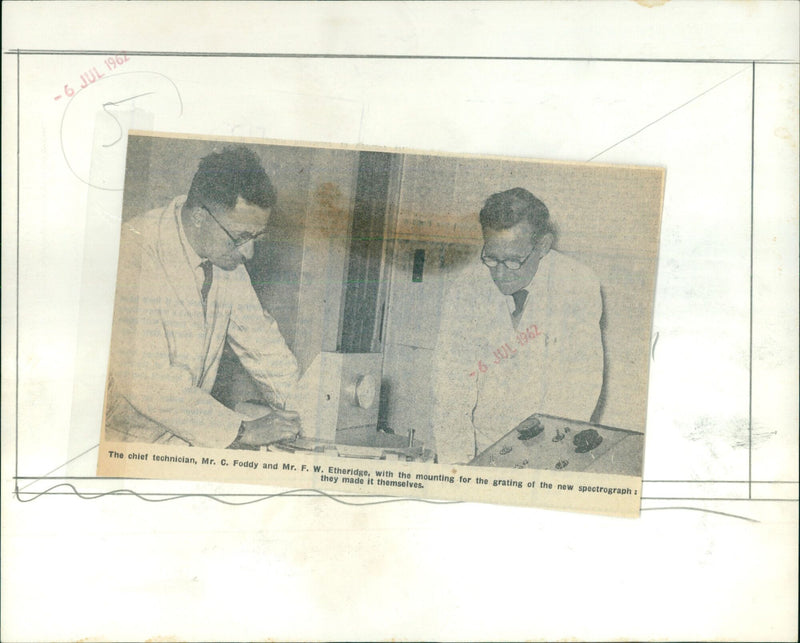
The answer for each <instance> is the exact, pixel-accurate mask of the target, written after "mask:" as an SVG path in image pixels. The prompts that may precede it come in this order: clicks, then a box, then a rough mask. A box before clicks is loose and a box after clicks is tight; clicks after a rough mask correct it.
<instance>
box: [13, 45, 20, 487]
mask: <svg viewBox="0 0 800 643" xmlns="http://www.w3.org/2000/svg"><path fill="white" fill-rule="evenodd" d="M19 88H20V82H19V49H17V229H16V230H15V232H16V236H17V239H16V241H17V243H16V263H15V265H14V268H15V272H16V289H17V291H16V293H15V294H14V296H15V304H14V318H15V322H14V335H15V337H14V474H15V475H16V474H18V473H19V237H20V234H19V221H20V216H19V186H20V179H19V173H20V169H19V157H20V153H19V115H20V109H21V107H20V105H21V101H20V96H19ZM14 489H15V491H16V490H17V482H16V480H15V481H14Z"/></svg>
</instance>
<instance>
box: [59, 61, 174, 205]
mask: <svg viewBox="0 0 800 643" xmlns="http://www.w3.org/2000/svg"><path fill="white" fill-rule="evenodd" d="M130 75H139V76H142V75H145V76H148V75H149V76H158V77H160V78H163V79H164V80H166V81H167V82H168V83H169V84H170V86H171V89H173V90H174V91H175V97H176V98H177V100H178V117H179V118H180V117H181V116H183V98H182V97H181V92H180V90H179V89H178V86H177V85H176V84H175V83H174V81H173V80H172V79H171V78H169V77H168V76H165V75H164V74H161V73H159V72H157V71H126V72H121V73H117V74H113V75H111V76H108V77H104V78H101V79H100V80H98V81H96V82H95V83H94V84H92V85H89V86H87V88H86V89H85V90H81V91H78V92H75V94H74V96H72V97H71V98H70V100H69V102H68V103H67V106H66V107H65V108H64V113H63V114H62V115H61V126H60V129H59V143H60V146H61V155H62V156H63V158H64V162H65V163H66V165H67V168H68V169H69V171H70V172H72V174H73V175H75V178H77V179H78V180H79V181H80V182H81V183H85V184H86V185H88V186H89V187H93V188H96V189H98V190H107V191H109V192H121V191H122V188H121V187H118V188H116V187H106V186H104V185H97V184H95V183H92V182H91V181H88V180H86V179H85V178H83V177H82V176H81V175H80V174H78V172H77V171H76V170H75V168H74V167H73V166H72V164H71V163H70V160H69V155H68V154H67V150H66V149H65V146H64V124H65V122H66V118H67V115H68V114H69V110H70V107H72V105H73V104H74V102H75V99H76V98H77V97H78V96H85V95H91V89H90V88H95V87H107V86H108V80H109V79H115V78H122V77H123V76H130ZM157 93H158V91H152V92H145V93H143V94H140V95H137V96H132V97H130V98H126V99H123V100H118V101H110V102H106V103H105V104H103V111H104V112H105V113H106V114H108V115H109V116H111V117H112V118H114V120H115V121H116V122H117V125H118V126H119V121H118V120H117V119H116V118H115V117H114V116H113V115H112V114H110V113H109V112H108V110H107V109H106V105H111V106H114V105H115V104H119V103H122V102H125V101H126V100H133V99H134V98H139V97H140V96H146V95H152V94H157ZM117 140H119V139H117ZM116 142H117V141H115V142H114V143H116ZM114 143H111V144H110V145H114ZM105 147H108V146H105Z"/></svg>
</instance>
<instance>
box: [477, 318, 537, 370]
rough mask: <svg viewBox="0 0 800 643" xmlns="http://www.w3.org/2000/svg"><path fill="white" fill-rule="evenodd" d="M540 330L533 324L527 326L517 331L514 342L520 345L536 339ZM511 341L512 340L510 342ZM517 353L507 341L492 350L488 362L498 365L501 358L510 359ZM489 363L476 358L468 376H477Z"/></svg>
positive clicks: (486, 368)
mask: <svg viewBox="0 0 800 643" xmlns="http://www.w3.org/2000/svg"><path fill="white" fill-rule="evenodd" d="M541 334H542V332H541V331H540V330H539V329H538V328H537V327H536V325H535V324H533V325H531V326H528V327H527V328H526V329H525V330H521V331H518V332H517V336H516V338H515V339H516V343H517V345H518V346H520V347H522V346H525V345H526V344H528V343H530V342H531V341H533V340H534V339H536V338H537V337H538V336H539V335H541ZM512 343H513V342H512ZM516 353H517V349H516V348H514V347H512V346H511V345H510V344H509V343H508V342H505V343H504V344H503V345H502V346H500V347H498V348H496V349H495V350H493V351H492V356H493V357H494V359H493V360H492V361H491V362H490V364H495V365H498V364H500V363H501V362H502V361H503V360H506V359H511V357H513V356H514V355H515V354H516ZM490 364H486V363H485V362H484V361H483V360H478V364H477V370H474V371H472V372H471V373H469V377H477V376H478V373H486V372H488V371H489V368H490Z"/></svg>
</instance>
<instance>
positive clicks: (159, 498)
mask: <svg viewBox="0 0 800 643" xmlns="http://www.w3.org/2000/svg"><path fill="white" fill-rule="evenodd" d="M97 479H98V480H103V478H97ZM62 487H67V488H69V489H71V490H72V493H56V494H53V493H51V492H52V491H54V490H55V489H59V488H62ZM20 493H24V494H25V495H30V496H31V497H30V498H22V497H20ZM14 495H15V496H16V498H17V500H18V501H19V502H32V501H34V500H36V499H37V498H41V497H42V496H46V495H75V496H78V498H81V499H82V500H97V499H98V498H104V497H106V496H135V497H136V498H139V499H140V500H144V501H146V502H166V501H168V500H177V499H179V498H208V499H209V500H215V501H216V502H219V503H221V504H223V505H231V506H234V507H238V506H240V505H251V504H253V503H256V502H261V501H262V500H271V499H273V498H281V497H292V496H294V497H301V498H305V497H311V498H315V497H320V496H321V497H324V498H329V499H330V500H333V501H335V502H338V503H339V504H342V505H348V506H350V507H366V506H369V505H383V504H387V503H390V502H420V503H425V504H430V505H454V504H460V503H461V501H460V500H429V499H427V498H394V497H391V496H365V497H366V498H376V497H377V498H380V500H368V501H367V502H351V501H349V500H343V498H353V499H355V498H358V496H356V495H345V494H331V493H327V492H325V491H322V490H320V489H289V490H287V491H281V492H278V493H269V494H264V495H258V496H256V497H255V498H250V499H249V500H244V501H242V502H232V501H230V500H225V499H224V498H222V497H221V496H222V495H228V496H247V495H251V494H218V495H214V494H210V493H168V494H167V493H155V492H152V493H137V492H136V491H133V490H131V489H114V490H112V491H99V492H97V493H81V492H80V491H78V490H77V489H76V488H75V487H74V486H73V485H72V484H70V483H68V482H62V483H60V484H57V485H53V486H52V487H50V488H49V489H45V490H44V491H37V492H35V491H25V492H21V491H20V490H18V489H16V490H15V491H14ZM152 496H156V497H152Z"/></svg>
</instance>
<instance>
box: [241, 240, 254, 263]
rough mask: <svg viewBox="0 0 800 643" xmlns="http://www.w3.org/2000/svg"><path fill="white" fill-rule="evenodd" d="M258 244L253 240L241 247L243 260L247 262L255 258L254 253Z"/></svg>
mask: <svg viewBox="0 0 800 643" xmlns="http://www.w3.org/2000/svg"><path fill="white" fill-rule="evenodd" d="M255 247H256V244H255V242H254V241H253V240H252V239H251V240H250V241H248V242H247V243H243V244H242V245H240V246H239V254H240V255H242V258H243V259H244V260H245V261H248V260H250V259H252V258H253V252H254V251H255Z"/></svg>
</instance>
